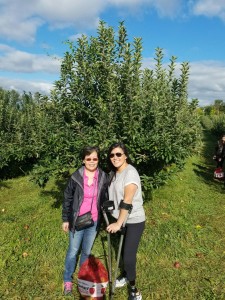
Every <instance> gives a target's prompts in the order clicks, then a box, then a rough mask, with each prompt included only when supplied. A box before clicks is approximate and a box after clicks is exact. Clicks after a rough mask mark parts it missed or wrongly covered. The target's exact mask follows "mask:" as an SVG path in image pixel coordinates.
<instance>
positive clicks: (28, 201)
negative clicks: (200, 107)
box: [0, 136, 225, 300]
mask: <svg viewBox="0 0 225 300" xmlns="http://www.w3.org/2000/svg"><path fill="white" fill-rule="evenodd" d="M209 138H210V137H209V136H206V137H205V139H204V140H203V148H202V151H201V155H196V156H193V157H192V158H190V159H188V160H187V163H186V166H185V168H184V170H183V171H182V172H180V173H179V174H177V175H176V176H173V177H171V179H170V180H169V181H168V182H167V184H166V185H165V186H163V187H161V188H160V189H158V190H155V191H154V192H153V194H152V199H151V201H147V200H146V202H145V211H146V215H147V221H146V230H145V232H144V236H143V238H142V241H141V244H140V248H139V252H138V264H137V284H138V287H139V288H140V289H141V292H142V295H143V300H146V299H152V300H153V299H154V300H157V299H159V300H176V299H177V300H178V299H179V300H180V299H182V300H192V299H193V300H213V299H215V300H219V299H221V300H222V299H223V300H224V299H225V272H224V270H225V197H224V195H225V189H224V187H223V185H222V183H220V182H215V181H213V178H212V173H213V169H214V164H213V161H212V160H211V157H212V155H211V154H212V147H213V142H210V139H209ZM28 179H29V178H28V177H23V178H17V179H13V180H8V181H4V182H1V183H0V210H1V211H0V216H1V220H0V221H1V238H0V243H1V250H0V251H1V252H0V270H1V273H0V274H1V281H0V282H1V284H0V299H35V300H38V299H64V297H63V296H62V274H63V267H64V259H65V253H66V250H67V245H68V240H67V236H66V234H64V233H63V232H62V231H61V203H60V201H61V199H62V191H63V188H64V187H63V183H62V182H56V183H55V182H53V181H52V182H50V183H49V184H48V185H47V187H46V189H45V190H44V191H41V190H39V189H38V188H37V187H36V186H34V185H33V184H32V183H31V182H30V181H29V180H28ZM105 252H107V240H106V233H105V232H104V231H102V232H101V233H100V235H99V236H98V238H97V240H96V242H95V244H94V248H93V254H95V255H96V256H97V257H100V258H101V259H102V261H103V262H104V263H105ZM24 253H26V254H27V255H26V254H24ZM23 255H24V256H25V255H26V256H25V257H24V256H23ZM113 257H114V256H113ZM175 261H179V263H180V267H179V268H174V262H175ZM113 264H115V260H114V263H113ZM76 273H77V272H76ZM75 282H76V279H75ZM74 296H75V298H76V299H79V296H78V293H77V291H76V290H75V291H74ZM107 299H108V297H107ZM114 299H122V300H123V299H127V288H122V289H117V290H116V293H115V297H114Z"/></svg>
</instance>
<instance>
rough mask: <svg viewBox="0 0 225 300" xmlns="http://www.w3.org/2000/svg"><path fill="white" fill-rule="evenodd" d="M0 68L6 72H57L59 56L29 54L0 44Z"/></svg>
mask: <svg viewBox="0 0 225 300" xmlns="http://www.w3.org/2000/svg"><path fill="white" fill-rule="evenodd" d="M0 55H1V56H0V70H1V71H7V72H23V73H34V72H46V73H59V70H60V64H61V61H60V58H59V57H54V58H53V57H50V56H47V55H44V54H42V55H38V54H31V53H28V52H23V51H19V50H17V49H14V48H12V47H9V46H7V45H4V44H0Z"/></svg>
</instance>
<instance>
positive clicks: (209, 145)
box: [193, 131, 224, 193]
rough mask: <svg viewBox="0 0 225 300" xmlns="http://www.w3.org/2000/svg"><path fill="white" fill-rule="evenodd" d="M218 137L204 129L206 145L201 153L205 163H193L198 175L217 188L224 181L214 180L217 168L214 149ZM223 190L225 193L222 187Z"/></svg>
mask: <svg viewBox="0 0 225 300" xmlns="http://www.w3.org/2000/svg"><path fill="white" fill-rule="evenodd" d="M217 139H218V137H217V136H213V135H212V134H211V133H210V132H207V131H203V143H204V147H203V149H202V153H201V155H202V156H203V158H204V163H203V164H195V163H193V166H194V169H193V170H194V172H195V173H196V174H197V176H199V177H200V178H201V179H202V180H203V181H204V182H205V183H207V184H209V185H212V186H214V187H215V188H218V185H219V186H221V185H222V184H223V182H222V181H220V180H214V177H213V173H214V170H215V168H216V163H215V161H214V160H213V155H214V149H215V145H216V141H217ZM219 190H220V189H219ZM219 190H218V191H219ZM221 192H223V193H224V191H223V190H222V189H221Z"/></svg>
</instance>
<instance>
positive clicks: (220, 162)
mask: <svg viewBox="0 0 225 300" xmlns="http://www.w3.org/2000/svg"><path fill="white" fill-rule="evenodd" d="M224 159H225V157H222V158H221V160H220V161H219V159H218V158H217V160H216V162H217V166H216V167H217V168H223V162H224Z"/></svg>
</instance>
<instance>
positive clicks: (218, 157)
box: [213, 134, 225, 168]
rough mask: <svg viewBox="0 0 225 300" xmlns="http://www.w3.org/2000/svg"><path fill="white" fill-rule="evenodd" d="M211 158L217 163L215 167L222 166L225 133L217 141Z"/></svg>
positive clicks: (224, 157)
mask: <svg viewBox="0 0 225 300" xmlns="http://www.w3.org/2000/svg"><path fill="white" fill-rule="evenodd" d="M213 159H214V160H215V161H216V163H217V166H216V167H217V168H223V163H224V159H225V134H223V135H222V136H221V138H220V139H219V140H218V141H217V144H216V147H215V152H214V156H213Z"/></svg>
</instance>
